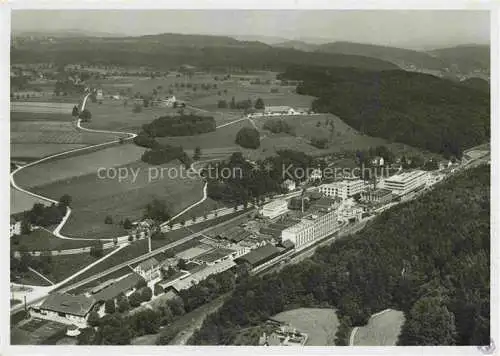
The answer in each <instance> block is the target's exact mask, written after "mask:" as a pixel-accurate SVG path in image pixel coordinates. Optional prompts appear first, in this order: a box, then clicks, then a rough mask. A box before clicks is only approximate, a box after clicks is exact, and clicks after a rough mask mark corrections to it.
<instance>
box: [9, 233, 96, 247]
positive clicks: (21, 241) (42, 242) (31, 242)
mask: <svg viewBox="0 0 500 356" xmlns="http://www.w3.org/2000/svg"><path fill="white" fill-rule="evenodd" d="M14 242H17V244H15V243H14ZM91 244H92V243H91V242H90V241H82V240H66V239H60V238H57V237H55V236H54V235H53V234H52V233H50V232H49V231H47V230H44V229H41V228H40V229H38V230H34V231H32V232H31V233H30V234H29V235H20V236H17V237H13V238H11V239H10V248H11V251H15V250H19V249H20V248H21V246H24V247H26V248H27V249H28V251H47V250H56V251H57V250H69V249H73V248H79V247H85V246H90V245H91Z"/></svg>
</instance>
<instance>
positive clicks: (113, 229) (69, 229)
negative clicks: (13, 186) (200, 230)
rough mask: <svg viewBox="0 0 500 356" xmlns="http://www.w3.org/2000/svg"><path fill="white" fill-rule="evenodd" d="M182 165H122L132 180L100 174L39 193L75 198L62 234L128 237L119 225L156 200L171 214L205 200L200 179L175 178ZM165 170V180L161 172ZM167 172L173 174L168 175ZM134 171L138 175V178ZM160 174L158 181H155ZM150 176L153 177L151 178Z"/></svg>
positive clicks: (42, 188) (41, 189)
mask: <svg viewBox="0 0 500 356" xmlns="http://www.w3.org/2000/svg"><path fill="white" fill-rule="evenodd" d="M180 167H181V166H180V164H179V163H173V162H172V163H168V164H164V165H161V166H150V165H148V164H146V163H144V162H142V161H136V162H133V163H131V164H128V165H125V166H121V167H120V168H121V169H125V170H127V172H128V174H129V177H128V178H127V179H125V180H123V181H121V182H120V181H119V180H118V179H111V178H105V179H100V178H99V177H98V174H97V172H94V173H90V174H86V175H81V176H77V177H73V178H70V179H67V180H65V181H58V182H55V183H52V184H47V185H44V186H39V187H37V188H36V189H35V191H36V192H37V194H41V195H43V196H49V197H53V198H54V199H57V198H58V197H60V196H62V195H63V194H65V193H67V194H69V195H71V197H72V204H71V207H72V210H73V211H72V215H71V216H70V218H69V220H68V222H67V223H66V225H65V226H64V227H63V229H62V233H63V234H67V235H69V236H78V237H88V238H109V237H114V236H117V235H125V234H126V231H125V230H123V228H122V227H121V226H120V225H118V222H119V221H121V220H124V219H126V218H129V219H131V220H135V219H139V218H141V217H142V216H143V213H144V208H145V206H146V205H147V204H148V203H150V202H151V201H152V200H153V199H155V198H158V199H161V200H165V201H166V203H167V206H168V208H169V209H170V211H171V214H172V215H174V214H175V213H177V212H179V211H181V210H182V209H184V208H186V207H187V206H188V205H190V204H192V203H194V202H196V201H198V200H199V199H200V198H201V197H202V187H203V183H202V181H201V180H200V179H199V178H195V179H190V178H188V177H187V176H185V177H184V178H181V177H175V176H174V175H173V172H179V171H180ZM162 169H163V170H164V172H165V174H164V176H163V179H161V177H160V174H161V173H160V172H161V171H160V170H162ZM167 169H169V170H171V171H170V172H172V175H171V176H170V177H169V176H168V175H167V173H166V172H167V171H166V170H167ZM132 172H136V173H137V172H138V174H137V176H136V178H135V179H134V177H133V176H132ZM157 172H158V179H150V178H154V175H156V174H157ZM150 174H151V176H150ZM107 215H110V216H111V217H112V218H113V221H114V222H115V223H114V224H104V217H106V216H107Z"/></svg>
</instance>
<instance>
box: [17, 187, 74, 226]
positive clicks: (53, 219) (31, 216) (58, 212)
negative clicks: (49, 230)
mask: <svg viewBox="0 0 500 356" xmlns="http://www.w3.org/2000/svg"><path fill="white" fill-rule="evenodd" d="M70 203H71V197H70V196H69V195H67V194H65V195H63V196H62V197H61V198H60V199H59V202H58V203H57V204H55V203H52V205H49V206H45V205H43V204H41V203H35V204H33V207H32V208H31V210H29V211H27V212H25V213H24V214H23V218H22V220H23V221H26V222H28V223H29V224H31V225H35V226H43V227H49V226H52V225H57V224H59V223H60V222H61V220H62V219H63V217H64V215H66V207H68V206H69V204H70Z"/></svg>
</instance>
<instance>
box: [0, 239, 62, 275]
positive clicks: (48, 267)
mask: <svg viewBox="0 0 500 356" xmlns="http://www.w3.org/2000/svg"><path fill="white" fill-rule="evenodd" d="M11 252H13V251H11ZM19 254H20V257H19V258H17V257H14V254H13V253H11V254H10V280H11V281H17V279H18V277H19V276H21V275H23V274H24V273H26V272H28V270H29V268H33V269H34V270H36V271H38V272H40V273H42V274H44V275H46V276H48V275H50V273H51V272H52V268H53V265H52V263H53V259H52V253H51V251H46V252H43V253H42V254H41V255H40V257H33V256H32V255H31V254H30V253H29V251H28V250H27V249H26V247H25V246H21V247H20V248H19Z"/></svg>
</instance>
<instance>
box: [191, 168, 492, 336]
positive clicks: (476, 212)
mask: <svg viewBox="0 0 500 356" xmlns="http://www.w3.org/2000/svg"><path fill="white" fill-rule="evenodd" d="M489 197H490V169H489V166H485V165H483V166H480V167H477V168H474V169H471V170H467V171H464V172H462V173H460V174H458V175H457V176H454V177H452V178H450V179H448V180H446V181H444V182H443V183H440V184H439V185H438V186H436V188H435V189H434V190H433V191H432V193H429V194H425V195H423V196H420V197H419V198H417V199H415V200H413V201H410V202H407V203H403V204H400V205H398V206H397V207H395V208H392V209H389V210H388V211H386V212H384V213H382V214H381V215H380V216H378V217H377V218H376V219H375V220H374V221H372V222H371V223H369V224H368V225H367V226H366V227H365V229H363V230H362V231H360V232H358V233H356V234H355V235H352V236H347V237H345V238H342V239H339V240H337V241H335V242H334V243H333V244H332V245H330V246H327V247H321V248H318V250H317V251H316V252H315V254H314V255H313V256H312V257H311V258H308V259H306V260H304V261H302V262H300V263H298V264H295V265H289V266H286V267H285V268H284V269H283V270H281V271H280V272H277V273H276V272H275V273H272V274H267V275H265V276H263V277H258V276H252V277H249V278H246V279H244V280H242V281H241V283H240V284H239V285H238V286H237V287H236V288H235V291H234V292H233V294H232V296H231V297H230V298H229V299H227V300H226V301H225V303H224V304H223V306H222V307H221V308H220V309H219V310H218V311H217V312H216V313H213V314H212V315H210V316H208V317H207V318H206V319H205V321H204V323H203V325H202V327H201V329H200V330H199V331H197V332H195V334H194V335H193V337H192V338H191V340H190V341H189V343H191V344H196V345H204V344H210V345H221V344H222V345H226V344H231V343H232V342H233V341H234V339H235V337H236V336H237V333H238V330H239V329H241V328H246V327H249V326H254V325H260V324H261V323H262V322H264V321H265V320H267V319H268V318H269V317H271V316H273V315H274V314H276V313H279V312H282V311H285V310H290V309H295V308H298V307H332V308H336V309H337V313H338V316H339V319H340V322H341V327H340V328H339V332H338V334H337V343H338V344H345V343H346V336H347V335H348V334H349V332H348V331H349V330H350V329H351V328H352V327H354V326H362V325H365V324H366V323H367V322H368V319H369V318H370V315H372V314H373V313H376V312H378V311H381V310H384V309H386V308H393V309H397V310H402V311H403V312H404V313H405V317H406V321H405V323H404V325H403V328H402V332H401V335H400V337H399V341H398V344H400V345H489V343H490V322H489V321H490V311H489V310H490V287H489V286H490V279H489V277H490V257H489V256H490V198H489Z"/></svg>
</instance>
